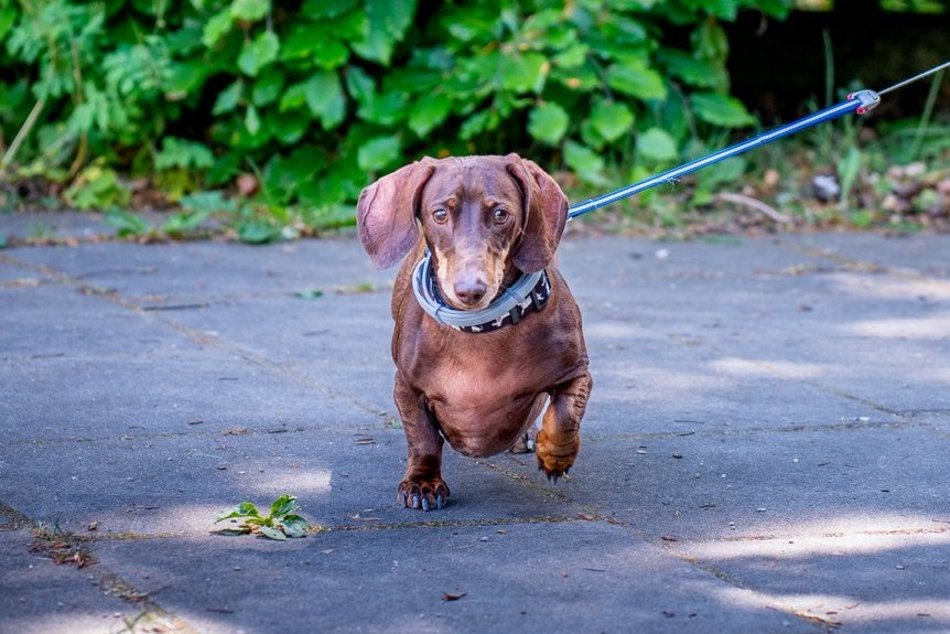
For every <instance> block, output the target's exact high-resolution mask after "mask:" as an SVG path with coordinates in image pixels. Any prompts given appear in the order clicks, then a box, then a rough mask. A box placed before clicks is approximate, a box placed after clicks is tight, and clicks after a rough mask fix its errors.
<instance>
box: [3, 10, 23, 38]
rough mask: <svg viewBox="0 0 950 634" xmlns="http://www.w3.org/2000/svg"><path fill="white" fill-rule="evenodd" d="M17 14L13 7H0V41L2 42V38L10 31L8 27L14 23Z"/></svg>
mask: <svg viewBox="0 0 950 634" xmlns="http://www.w3.org/2000/svg"><path fill="white" fill-rule="evenodd" d="M18 13H19V12H18V11H17V10H16V9H15V8H14V7H10V6H7V7H0V41H2V40H3V38H4V36H6V34H7V32H8V31H9V30H10V27H12V26H13V23H14V22H16V18H17V14H18Z"/></svg>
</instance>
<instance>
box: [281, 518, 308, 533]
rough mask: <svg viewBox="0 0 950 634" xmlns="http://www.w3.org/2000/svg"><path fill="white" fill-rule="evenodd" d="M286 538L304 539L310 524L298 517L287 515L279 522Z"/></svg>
mask: <svg viewBox="0 0 950 634" xmlns="http://www.w3.org/2000/svg"><path fill="white" fill-rule="evenodd" d="M280 524H281V527H282V528H283V530H284V533H286V534H287V536H288V537H306V535H307V529H308V528H310V524H309V523H308V522H307V520H305V519H304V518H302V517H300V516H299V515H287V516H285V517H284V518H283V519H282V520H281V521H280Z"/></svg>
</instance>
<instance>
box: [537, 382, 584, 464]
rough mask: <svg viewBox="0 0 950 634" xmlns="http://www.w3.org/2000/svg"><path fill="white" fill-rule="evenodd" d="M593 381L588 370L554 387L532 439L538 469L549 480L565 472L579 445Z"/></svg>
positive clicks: (572, 462) (575, 456)
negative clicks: (582, 422)
mask: <svg viewBox="0 0 950 634" xmlns="http://www.w3.org/2000/svg"><path fill="white" fill-rule="evenodd" d="M591 385H592V381H591V378H590V373H588V372H584V374H582V375H580V376H578V377H577V378H575V379H571V380H570V381H567V382H566V383H562V384H561V385H558V386H557V387H555V388H554V390H553V392H552V394H551V404H550V405H548V409H547V410H546V411H545V412H544V419H543V420H542V421H541V431H539V432H538V436H537V441H536V443H535V455H536V456H537V458H538V469H540V470H541V471H544V474H545V475H546V476H547V477H548V480H550V481H551V482H557V480H558V478H560V477H561V476H562V475H564V474H565V473H567V471H568V469H570V468H571V465H573V464H574V459H575V458H577V452H578V451H579V450H580V447H581V437H580V426H581V418H582V417H583V416H584V410H585V409H586V408H587V399H588V398H589V397H590V388H591Z"/></svg>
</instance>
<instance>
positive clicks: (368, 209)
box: [356, 156, 435, 269]
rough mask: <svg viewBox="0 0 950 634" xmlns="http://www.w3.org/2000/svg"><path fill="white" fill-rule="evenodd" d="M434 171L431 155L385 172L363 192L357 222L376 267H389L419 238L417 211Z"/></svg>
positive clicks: (361, 240) (364, 245)
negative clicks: (384, 174)
mask: <svg viewBox="0 0 950 634" xmlns="http://www.w3.org/2000/svg"><path fill="white" fill-rule="evenodd" d="M434 171H435V161H434V160H433V159H431V158H429V157H428V156H427V157H425V158H423V159H422V160H421V161H416V162H415V163H412V164H410V165H406V166H405V167H403V168H400V169H398V170H396V171H395V172H393V173H392V174H389V175H387V176H383V177H382V178H380V179H379V180H378V181H376V182H375V183H373V184H372V185H370V186H368V187H367V188H366V189H364V190H363V191H362V192H361V193H360V200H359V203H357V206H356V210H357V213H356V224H357V227H358V230H359V236H360V242H362V243H363V248H364V249H366V252H367V253H368V254H369V257H370V259H371V260H372V261H373V264H374V265H375V266H376V268H379V269H385V268H389V267H390V266H392V265H393V264H395V263H396V262H398V261H399V260H400V259H401V258H402V256H404V255H406V253H408V252H409V250H410V249H412V247H413V245H414V244H415V243H416V241H417V240H419V225H418V222H417V221H416V211H417V209H418V207H419V199H420V197H421V194H422V188H423V187H425V184H426V182H428V180H429V179H430V178H431V177H432V173H433V172H434Z"/></svg>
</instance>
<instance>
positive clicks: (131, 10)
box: [0, 0, 791, 242]
mask: <svg viewBox="0 0 950 634" xmlns="http://www.w3.org/2000/svg"><path fill="white" fill-rule="evenodd" d="M790 5H791V0H722V1H718V2H698V1H695V0H672V1H670V2H653V1H651V0H579V1H577V2H569V1H567V0H531V1H529V2H516V1H515V0H476V1H473V2H466V3H454V2H441V1H440V2H435V3H429V4H428V5H427V6H426V11H424V12H423V11H420V10H419V6H418V4H417V2H416V0H304V1H303V2H302V3H278V2H274V1H272V0H188V1H184V2H176V3H169V2H152V1H150V0H104V1H103V2H80V1H79V0H45V1H43V2H40V1H39V0H20V1H19V2H16V1H15V0H0V71H2V74H0V76H3V77H8V78H12V79H7V80H4V81H0V123H2V125H3V129H4V130H7V129H11V130H19V131H20V134H18V135H17V137H19V138H18V143H17V144H16V145H13V144H12V143H10V139H8V138H0V147H3V148H5V154H4V155H3V158H2V160H0V171H2V170H7V171H8V172H12V174H13V175H14V176H19V177H21V178H26V177H30V176H35V175H43V176H45V177H47V178H50V179H53V180H56V181H61V182H63V183H64V184H65V185H66V191H67V195H66V199H67V201H69V202H70V203H71V204H73V205H76V206H77V207H81V208H107V207H110V206H122V205H125V204H127V202H128V197H127V195H123V194H122V193H120V190H122V189H127V186H126V182H125V180H124V178H121V177H119V176H118V175H123V176H131V177H143V176H145V177H148V178H149V179H151V181H152V183H153V185H155V186H156V187H158V188H160V189H161V190H162V191H164V192H166V198H167V200H168V201H170V202H177V201H179V200H184V199H185V198H186V197H187V196H189V195H190V194H192V193H194V192H201V191H205V190H207V189H209V188H210V189H214V188H221V187H232V188H235V189H238V190H240V189H241V188H239V187H237V180H238V179H239V178H241V177H242V176H246V175H248V174H251V175H253V176H254V177H256V178H257V179H258V181H259V187H256V188H253V192H251V193H249V192H246V191H242V192H241V193H242V195H244V196H245V197H247V196H253V197H256V198H255V201H256V202H257V203H259V204H260V206H261V208H260V209H251V210H248V208H247V207H244V206H242V207H240V208H237V209H235V210H233V211H232V213H234V214H235V217H236V218H237V219H238V220H236V222H237V223H238V224H239V225H240V226H241V227H243V229H240V230H239V231H240V233H241V236H242V238H244V239H247V240H248V241H251V242H258V241H265V240H269V239H273V238H274V237H277V236H280V235H282V230H283V229H284V228H285V227H287V226H290V225H294V224H295V223H298V224H299V223H301V222H303V223H310V222H312V221H314V222H321V221H322V222H323V224H324V226H336V225H338V224H341V223H342V224H346V223H350V222H352V218H353V212H352V208H351V205H352V203H353V201H355V199H356V197H357V195H358V193H359V191H360V190H361V189H362V187H363V186H365V185H366V184H367V183H368V182H370V181H371V180H372V179H374V178H375V177H377V176H379V175H380V174H382V173H385V172H387V171H389V170H392V169H394V168H396V167H398V166H399V165H400V164H402V163H405V162H408V161H411V160H414V159H416V158H418V157H419V156H420V155H422V154H430V155H433V156H445V155H450V154H468V153H494V152H506V151H512V150H514V151H520V152H521V153H523V154H528V155H530V156H532V158H534V159H536V160H538V161H540V162H542V163H544V164H545V166H546V167H548V168H551V169H555V168H559V167H560V168H562V169H565V170H569V171H573V172H574V173H575V174H576V176H577V177H578V178H579V179H580V180H581V181H583V182H587V183H591V184H595V185H602V184H604V183H605V182H606V176H605V174H606V173H607V171H609V169H610V168H611V167H613V166H618V165H623V166H624V169H625V170H635V169H637V166H639V165H644V166H649V167H650V168H653V167H661V166H664V165H667V164H668V163H671V162H673V161H675V160H677V159H678V158H680V157H681V155H683V154H684V151H685V149H686V148H687V147H688V146H689V144H690V143H693V142H695V140H696V138H697V136H699V137H702V136H704V135H706V134H708V132H709V131H711V130H716V129H721V128H734V127H744V126H749V125H752V124H754V119H753V118H752V116H751V115H750V114H749V113H748V112H747V111H746V109H745V107H744V106H743V105H742V104H741V103H740V102H739V101H737V100H735V99H733V98H732V97H730V96H729V95H728V77H727V74H726V71H725V61H726V57H727V54H728V42H727V41H726V37H725V34H724V31H723V29H722V27H721V24H720V23H721V21H723V20H733V19H735V17H736V14H737V12H738V11H740V10H744V9H756V10H759V11H761V12H763V13H764V14H767V15H770V16H776V17H783V16H784V15H785V14H786V13H787V12H788V10H789V8H790ZM683 42H688V44H686V45H685V46H684V45H683ZM684 104H687V107H684ZM31 108H32V110H33V111H35V113H36V114H35V116H34V117H33V118H32V119H31V118H30V117H29V116H28V114H29V113H31ZM93 157H95V160H96V162H95V163H92V160H93ZM93 169H95V170H99V171H98V172H95V171H90V170H93ZM97 174H98V176H97ZM100 179H101V180H102V182H101V183H98V180H100ZM261 209H263V212H262V211H261ZM321 219H322V220H321ZM176 222H177V223H178V224H176V225H175V226H172V227H170V228H169V229H170V230H171V231H169V234H180V233H182V232H187V231H189V230H190V229H191V228H193V227H194V226H197V224H200V221H199V217H198V216H195V215H192V216H189V217H188V218H180V219H179V220H178V221H176Z"/></svg>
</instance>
